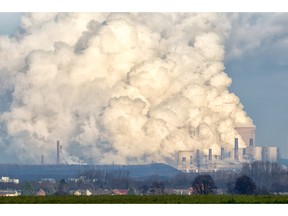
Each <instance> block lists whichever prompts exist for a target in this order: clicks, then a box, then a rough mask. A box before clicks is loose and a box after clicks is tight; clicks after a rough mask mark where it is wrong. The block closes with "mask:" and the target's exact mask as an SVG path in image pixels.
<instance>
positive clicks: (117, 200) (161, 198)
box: [0, 195, 288, 204]
mask: <svg viewBox="0 0 288 216" xmlns="http://www.w3.org/2000/svg"><path fill="white" fill-rule="evenodd" d="M229 203H231V204H241V203H242V204H269V203H271V204H272V203H274V204H277V203H279V204H287V203H288V196H276V195H192V196H183V195H182V196H180V195H148V196H138V195H128V196H112V195H99V196H45V197H36V196H19V197H0V204H229Z"/></svg>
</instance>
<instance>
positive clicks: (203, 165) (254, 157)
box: [177, 126, 280, 172]
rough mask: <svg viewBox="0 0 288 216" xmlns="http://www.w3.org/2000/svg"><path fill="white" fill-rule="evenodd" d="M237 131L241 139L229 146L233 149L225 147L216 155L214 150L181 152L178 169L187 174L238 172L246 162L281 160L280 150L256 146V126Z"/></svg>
mask: <svg viewBox="0 0 288 216" xmlns="http://www.w3.org/2000/svg"><path fill="white" fill-rule="evenodd" d="M235 130H236V131H237V132H238V134H239V137H235V138H234V143H232V142H233V141H232V142H231V143H230V145H228V146H233V147H232V148H227V147H226V148H225V147H224V145H223V147H221V149H220V151H216V152H219V154H215V152H214V151H215V150H214V149H212V148H209V149H196V150H183V151H180V152H179V154H178V166H177V168H178V169H179V170H182V171H185V172H207V171H217V170H236V169H241V167H242V163H244V162H253V161H270V162H277V161H278V160H279V158H280V152H279V148H277V147H274V146H268V147H267V146H266V147H260V146H256V145H255V143H256V142H255V126H252V127H236V128H235ZM239 139H241V140H242V141H243V142H244V146H243V145H242V146H241V147H240V146H239ZM225 146H227V144H226V145H225Z"/></svg>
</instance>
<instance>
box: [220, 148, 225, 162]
mask: <svg viewBox="0 0 288 216" xmlns="http://www.w3.org/2000/svg"><path fill="white" fill-rule="evenodd" d="M220 160H224V148H223V147H222V148H221V155H220Z"/></svg>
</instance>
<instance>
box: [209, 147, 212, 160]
mask: <svg viewBox="0 0 288 216" xmlns="http://www.w3.org/2000/svg"><path fill="white" fill-rule="evenodd" d="M208 158H209V160H210V161H211V160H212V149H209V157H208Z"/></svg>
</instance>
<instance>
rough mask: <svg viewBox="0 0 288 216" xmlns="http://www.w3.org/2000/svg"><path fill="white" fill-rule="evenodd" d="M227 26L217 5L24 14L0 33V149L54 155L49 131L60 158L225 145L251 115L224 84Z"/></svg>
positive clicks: (125, 158) (122, 156)
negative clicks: (17, 27)
mask: <svg viewBox="0 0 288 216" xmlns="http://www.w3.org/2000/svg"><path fill="white" fill-rule="evenodd" d="M229 29H230V23H229V21H228V19H227V18H226V17H225V15H223V14H206V13H200V14H190V13H189V14H188V13H176V14H169V13H152V14H150V13H143V14H136V13H131V14H128V13H120V14H118V13H112V14H106V13H92V14H88V13H81V14H78V13H60V14H56V13H55V14H54V13H48V14H44V13H35V14H25V15H24V16H23V17H22V28H21V31H20V32H19V33H18V34H16V35H15V36H14V37H11V38H9V37H8V36H1V37H0V86H1V87H0V97H1V101H8V102H7V103H6V104H5V105H2V106H1V115H0V125H1V126H0V130H1V138H0V139H1V140H0V148H1V151H0V152H1V153H0V154H1V158H4V159H6V161H9V159H10V160H11V161H12V162H15V161H20V162H27V161H29V162H38V161H39V160H40V159H39V157H37V155H39V152H43V153H44V154H45V161H47V163H49V161H50V163H53V162H54V161H55V139H54V138H55V137H59V138H61V140H62V141H63V143H65V146H64V148H63V150H62V151H61V160H63V162H65V163H71V162H79V161H80V160H84V161H88V162H94V163H112V162H115V163H128V164H129V163H149V162H151V161H157V162H168V163H172V162H173V161H174V160H175V155H176V154H177V152H178V151H179V150H181V149H194V150H196V149H200V150H201V151H205V152H206V153H207V152H208V150H209V149H211V151H213V154H216V155H220V151H221V147H223V148H225V150H226V149H227V150H229V149H233V147H234V146H233V140H234V137H238V132H237V131H236V130H235V129H234V128H235V127H236V126H238V127H239V126H251V125H253V123H252V121H251V120H250V118H249V117H248V116H247V115H246V113H245V111H243V106H242V105H241V103H240V102H239V98H238V97H237V96H236V95H234V94H233V93H230V92H229V91H228V87H229V86H230V84H231V79H230V78H229V77H228V76H227V74H226V73H225V72H224V65H223V56H224V46H223V42H224V40H225V38H226V37H227V36H228V33H229ZM62 141H61V142H62ZM243 145H244V142H243V140H241V138H239V148H242V147H243Z"/></svg>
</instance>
